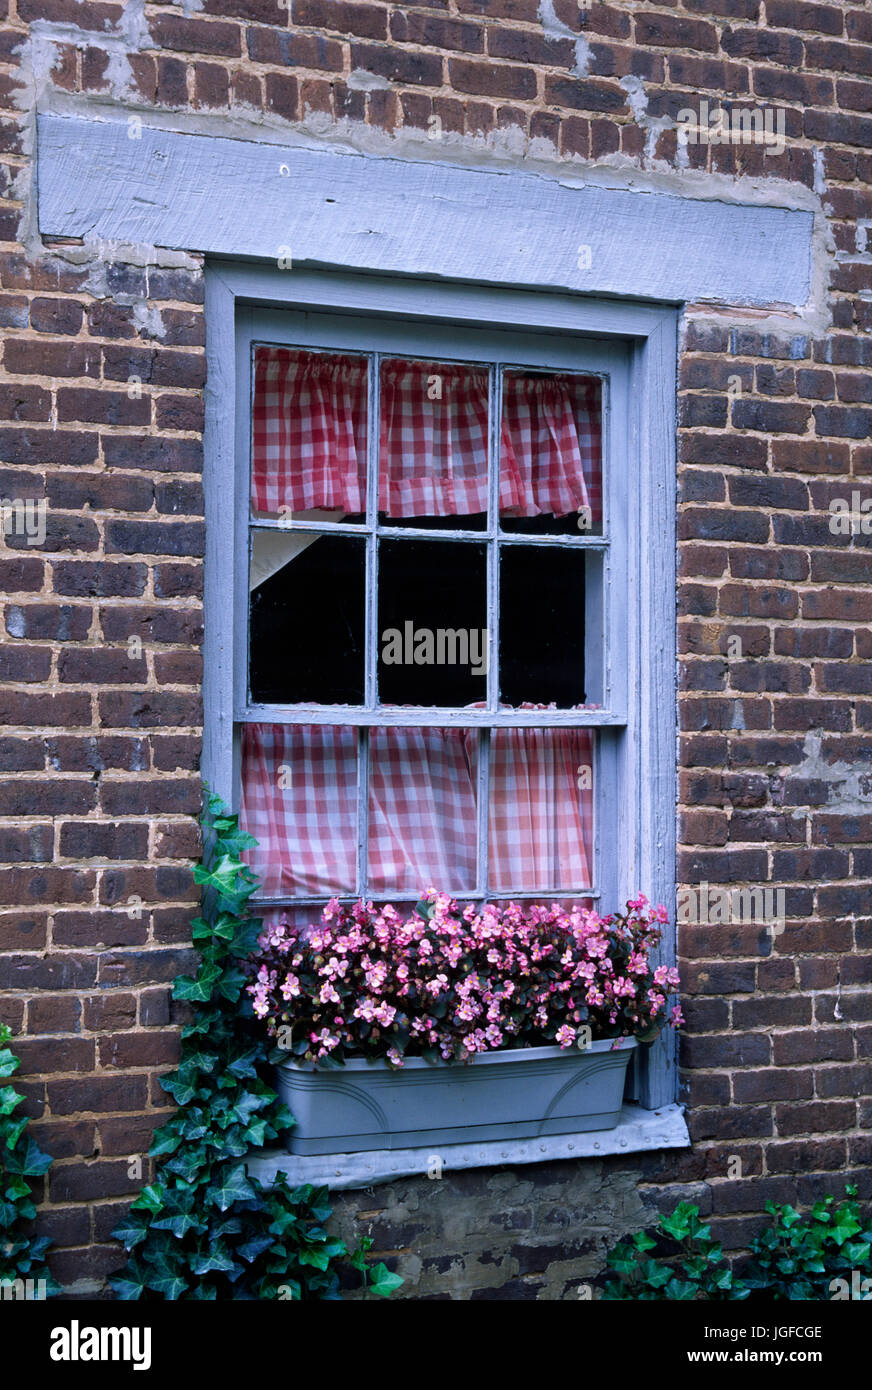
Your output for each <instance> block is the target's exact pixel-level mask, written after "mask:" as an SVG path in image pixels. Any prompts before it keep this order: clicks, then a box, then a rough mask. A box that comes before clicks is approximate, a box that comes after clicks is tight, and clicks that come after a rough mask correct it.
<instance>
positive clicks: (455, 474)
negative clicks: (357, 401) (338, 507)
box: [378, 358, 489, 530]
mask: <svg viewBox="0 0 872 1390" xmlns="http://www.w3.org/2000/svg"><path fill="white" fill-rule="evenodd" d="M488 381H489V372H488V370H487V368H486V367H470V366H457V365H451V364H448V363H444V362H411V361H404V360H399V359H396V358H392V359H389V360H386V361H383V362H382V364H381V368H380V392H381V407H380V410H381V426H380V440H379V501H378V505H379V520H380V521H382V522H383V523H385V524H387V525H390V526H402V525H412V526H428V527H434V528H435V527H449V528H450V529H453V530H464V529H465V530H481V529H483V528H484V527H485V525H486V523H487V515H486V514H487V455H488V447H487V444H488Z"/></svg>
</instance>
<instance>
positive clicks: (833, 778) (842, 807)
mask: <svg viewBox="0 0 872 1390" xmlns="http://www.w3.org/2000/svg"><path fill="white" fill-rule="evenodd" d="M830 737H832V736H831V735H830ZM822 742H823V735H822V734H806V736H805V742H804V743H803V752H804V754H805V757H804V758H803V760H802V762H801V763H797V764H796V765H795V766H792V767H791V768H790V771H789V773H788V774H787V776H788V778H789V779H790V780H791V781H792V780H793V779H794V778H796V779H798V780H802V781H815V782H823V783H825V785H826V787H827V800H826V810H828V811H838V812H839V813H841V814H843V815H858V816H860V815H868V814H869V811H870V809H872V764H870V766H869V767H867V768H861V767H857V766H856V765H852V764H851V763H844V762H840V761H838V760H837V759H827V758H826V757H825V756H824V754H823V753H822V751H821V744H822ZM818 809H824V808H822V807H821V808H818Z"/></svg>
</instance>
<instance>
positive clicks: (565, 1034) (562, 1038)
mask: <svg viewBox="0 0 872 1390" xmlns="http://www.w3.org/2000/svg"><path fill="white" fill-rule="evenodd" d="M554 1036H555V1039H556V1040H557V1042H559V1044H560V1046H561V1047H571V1046H572V1044H573V1043H574V1042H575V1029H574V1028H570V1026H569V1024H568V1023H564V1024H563V1026H562V1027H561V1028H558V1029H557V1032H556V1033H555V1035H554Z"/></svg>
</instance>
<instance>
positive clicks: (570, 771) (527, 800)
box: [488, 729, 593, 892]
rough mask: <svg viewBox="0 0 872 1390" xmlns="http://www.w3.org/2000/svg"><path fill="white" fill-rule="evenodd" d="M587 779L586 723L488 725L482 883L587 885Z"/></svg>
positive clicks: (506, 887) (589, 746)
mask: <svg viewBox="0 0 872 1390" xmlns="http://www.w3.org/2000/svg"><path fill="white" fill-rule="evenodd" d="M584 768H586V769H588V774H589V775H585V774H584V773H583V771H582V769H584ZM592 781H593V738H592V735H591V732H590V730H589V729H495V730H494V731H493V733H492V735H491V774H490V813H489V818H488V860H489V878H490V883H489V884H488V887H489V888H490V889H493V890H497V891H499V892H510V891H512V890H520V889H532V890H536V889H540V888H541V889H545V888H587V887H590V886H591V873H590V866H591V864H592V857H591V854H592V846H593V790H592V785H591V784H592ZM580 784H581V785H580ZM585 784H587V785H585Z"/></svg>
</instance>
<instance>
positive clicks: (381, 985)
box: [246, 888, 683, 1060]
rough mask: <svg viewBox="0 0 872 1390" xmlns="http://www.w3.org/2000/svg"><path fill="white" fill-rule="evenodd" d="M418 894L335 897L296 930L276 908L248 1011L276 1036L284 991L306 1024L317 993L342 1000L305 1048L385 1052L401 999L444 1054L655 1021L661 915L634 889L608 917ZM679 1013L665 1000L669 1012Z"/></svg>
mask: <svg viewBox="0 0 872 1390" xmlns="http://www.w3.org/2000/svg"><path fill="white" fill-rule="evenodd" d="M424 907H426V908H427V909H428V911H427V915H422V912H423V911H424ZM424 907H422V912H418V911H416V910H413V911H412V912H411V913H409V914H408V915H406V916H402V915H401V914H400V913H399V912H398V911H397V909H396V908H395V907H393V906H392V905H390V904H387V905H385V906H382V907H376V906H374V905H373V903H372V902H370V901H363V900H359V901H358V902H356V903H354V904H350V905H347V906H342V905H340V904H339V902H338V901H337V900H336V899H333V900H331V902H330V903H329V904H328V905H327V907H326V909H324V911H323V912H322V913H321V918H320V923H319V924H317V925H314V924H310V925H309V926H307V927H305V928H300V929H298V928H297V927H296V926H295V925H294V924H293V923H292V922H291V921H290V920H289V919H288V916H287V914H286V913H282V914H281V916H280V917H279V918H278V920H273V921H272V922H270V923H268V924H267V926H266V927H265V928H264V930H263V931H262V932H261V936H260V938H259V955H258V958H257V959H256V960H255V961H254V962H253V969H252V974H251V975H250V977H249V982H248V984H247V985H246V991H247V994H248V996H249V997H250V998H251V1000H252V1010H253V1013H254V1014H255V1016H256V1017H257V1018H259V1019H261V1020H263V1021H264V1022H265V1023H266V1025H267V1031H268V1033H269V1035H270V1036H273V1037H274V1036H275V1035H276V1032H277V1029H278V1027H279V1026H280V1024H281V1022H282V1021H284V1020H285V1019H286V1017H287V1014H288V1008H287V1006H288V1003H289V1002H290V1001H291V1000H293V1001H294V1013H295V1014H296V1016H297V1017H298V1018H307V1017H309V1016H311V1018H312V1022H313V1024H314V1025H315V1026H316V1027H317V1024H318V1017H317V1016H318V1014H319V1012H320V1011H322V1010H323V1008H324V1006H325V1005H326V1006H328V1007H329V1006H330V1005H332V1006H333V1007H334V1008H336V1007H337V1006H338V1007H340V1008H341V1010H342V1012H341V1013H339V1012H337V1013H336V1014H335V1019H334V1024H335V1027H336V1028H337V1029H340V1030H341V1032H340V1034H339V1035H337V1038H336V1040H334V1034H333V1033H332V1032H330V1031H329V1030H326V1032H325V1030H324V1029H321V1032H320V1034H319V1033H318V1032H316V1033H313V1034H312V1035H311V1041H312V1052H313V1053H315V1054H316V1055H317V1056H324V1055H326V1053H327V1052H328V1051H333V1050H335V1049H336V1048H338V1047H339V1046H340V1041H339V1039H340V1038H341V1046H342V1049H343V1054H342V1055H345V1056H355V1055H361V1054H362V1055H365V1056H385V1055H386V1054H389V1053H390V1055H391V1057H392V1058H393V1056H394V1055H395V1054H396V1055H400V1056H401V1055H402V1054H400V1052H399V1047H398V1046H396V1045H395V1044H394V1042H393V1039H392V1037H391V1035H390V1032H389V1030H390V1029H391V1027H392V1026H396V1024H395V1020H396V1016H397V1006H399V1007H400V1008H402V1009H405V1010H408V1011H409V1016H408V1017H406V1015H405V1014H404V1015H403V1017H402V1022H403V1026H404V1027H405V1028H406V1029H408V1033H409V1037H410V1038H411V1039H412V1040H413V1041H414V1043H415V1047H416V1050H417V1052H418V1053H420V1051H422V1050H423V1049H424V1048H425V1047H426V1046H433V1047H435V1048H436V1049H437V1051H438V1052H439V1054H440V1055H442V1056H443V1057H445V1059H446V1060H449V1059H452V1058H453V1059H455V1060H457V1059H459V1060H462V1059H464V1058H472V1057H474V1056H476V1055H477V1054H478V1053H480V1052H483V1051H487V1050H488V1049H490V1048H500V1047H502V1048H505V1047H511V1046H513V1045H519V1046H530V1045H534V1046H535V1045H536V1044H537V1043H541V1042H543V1041H545V1037H543V1034H546V1033H550V1035H551V1037H552V1039H554V1038H555V1037H556V1038H557V1039H558V1041H559V1042H560V1043H561V1045H562V1040H563V1039H567V1038H570V1037H574V1035H575V1028H576V1025H579V1024H580V1023H581V1022H582V1020H586V1021H589V1023H590V1026H591V1027H592V1028H593V1029H594V1031H595V1033H596V1030H598V1029H601V1028H607V1029H610V1030H611V1031H612V1032H614V1031H618V1032H619V1033H622V1034H627V1035H631V1034H632V1033H634V1032H638V1031H643V1030H644V1029H646V1028H648V1027H649V1026H650V1024H651V1022H652V1020H653V1019H657V1021H658V1022H659V1021H660V1020H662V1019H663V1017H664V1014H665V1011H666V1008H667V995H669V994H670V993H671V992H672V991H673V990H676V989H677V988H678V973H677V971H676V970H675V969H674V968H672V967H669V966H657V968H656V970H655V969H654V967H653V964H650V963H649V951H650V950H651V949H652V948H654V947H656V946H657V944H658V943H659V941H660V940H661V932H660V926H661V925H662V924H663V923H664V922H665V921H666V920H667V914H666V912H665V909H664V908H663V907H662V905H658V906H657V907H656V908H654V907H651V905H650V904H649V902H648V899H647V898H646V897H645V896H644V894H640V895H639V896H638V897H637V898H635V899H630V900H629V902H628V904H627V912H626V913H623V912H616V913H613V914H611V915H609V916H606V917H603V916H600V915H599V914H598V913H597V912H595V911H593V910H591V909H588V908H585V907H581V906H580V905H579V904H577V903H576V904H573V905H572V906H571V907H570V908H569V909H564V908H563V907H562V906H561V905H560V904H559V903H557V902H551V903H550V904H546V903H532V904H529V905H526V904H521V903H518V902H501V903H484V904H482V905H481V906H480V907H476V905H475V904H472V903H468V904H466V905H463V906H461V905H459V904H458V902H457V901H456V900H455V899H453V898H451V897H450V896H449V895H448V894H446V893H437V892H436V890H435V889H432V888H431V889H430V890H428V894H427V895H426V897H425V899H424ZM289 965H290V966H291V969H290V970H289V968H288V967H289ZM649 986H650V988H649ZM452 994H453V996H454V1000H455V1003H454V1008H453V1010H449V1011H448V1012H447V1014H446V1015H445V1016H444V1017H443V1018H441V1019H434V1018H429V1017H427V1016H426V1015H425V1014H423V1012H422V1011H423V1010H424V1009H425V1008H426V1007H427V1001H429V1000H430V999H433V1000H436V999H438V998H439V997H444V996H445V995H448V996H449V997H451V996H452ZM389 1001H393V1002H389ZM349 1011H352V1012H351V1013H350V1018H349V1024H348V1025H347V1026H346V1025H345V1023H344V1022H343V1018H344V1015H346V1014H348V1013H349ZM678 1020H681V1021H683V1019H682V1016H681V1013H680V1010H678V1009H675V1010H673V1012H672V1015H671V1016H670V1022H672V1023H673V1025H674V1026H677V1022H678ZM357 1024H362V1025H365V1026H363V1027H361V1028H360V1029H359V1031H358V1029H357V1028H356V1025H357ZM370 1027H371V1028H372V1032H370V1031H369V1028H370ZM567 1045H569V1044H567ZM310 1055H311V1053H310ZM413 1055H415V1054H413Z"/></svg>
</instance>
